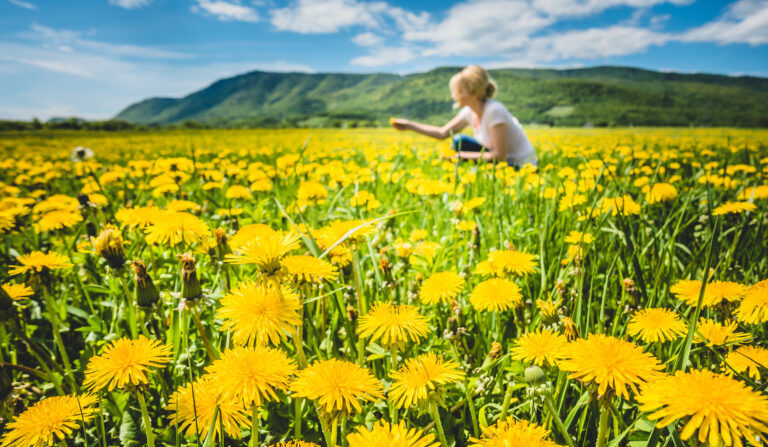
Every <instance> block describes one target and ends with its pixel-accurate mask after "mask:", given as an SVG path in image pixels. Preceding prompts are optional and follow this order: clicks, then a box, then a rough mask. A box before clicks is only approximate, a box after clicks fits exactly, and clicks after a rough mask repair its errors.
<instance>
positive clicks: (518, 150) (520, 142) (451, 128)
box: [390, 65, 538, 168]
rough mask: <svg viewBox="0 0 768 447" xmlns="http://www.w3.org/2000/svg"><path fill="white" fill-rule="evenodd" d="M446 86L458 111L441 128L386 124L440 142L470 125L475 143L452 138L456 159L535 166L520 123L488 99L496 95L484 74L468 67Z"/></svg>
mask: <svg viewBox="0 0 768 447" xmlns="http://www.w3.org/2000/svg"><path fill="white" fill-rule="evenodd" d="M449 86H450V88H451V97H452V98H453V100H454V101H456V102H455V103H454V108H461V110H460V111H459V113H458V115H456V117H455V118H453V119H452V120H450V121H448V123H446V124H445V125H444V126H443V127H437V126H432V125H429V124H423V123H417V122H415V121H410V120H407V119H402V118H397V119H392V120H390V122H391V123H392V126H393V127H394V128H395V129H398V130H412V131H415V132H418V133H420V134H423V135H427V136H430V137H433V138H437V139H440V140H442V139H445V138H448V137H449V136H450V135H451V134H455V133H458V132H459V131H460V130H461V129H463V128H465V127H466V126H467V125H470V124H471V125H472V128H473V130H474V132H475V138H476V139H475V138H472V137H469V136H467V135H456V136H455V137H454V138H453V149H454V150H456V151H458V153H457V154H456V157H457V158H462V159H466V160H480V159H482V160H488V161H506V162H507V163H508V164H509V165H510V166H515V167H516V168H520V167H521V166H523V165H524V164H526V163H531V164H533V165H537V164H538V159H537V158H536V151H535V150H534V149H533V145H531V141H530V140H529V139H528V137H527V136H526V135H525V131H523V127H522V126H521V125H520V122H519V121H518V120H517V118H515V117H514V116H512V114H510V113H509V111H508V110H507V108H506V107H504V105H503V104H501V103H500V102H498V101H496V100H493V99H491V98H492V97H493V95H494V93H496V83H495V82H493V80H492V79H491V78H490V77H489V76H488V72H486V71H485V70H484V69H483V68H481V67H479V66H477V65H470V66H468V67H467V68H465V69H463V70H461V71H460V72H459V73H457V74H455V75H454V76H453V77H452V78H451V82H450V84H449Z"/></svg>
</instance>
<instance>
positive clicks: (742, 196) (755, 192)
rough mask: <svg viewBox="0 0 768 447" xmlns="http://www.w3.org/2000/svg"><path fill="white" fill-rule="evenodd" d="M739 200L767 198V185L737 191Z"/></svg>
mask: <svg viewBox="0 0 768 447" xmlns="http://www.w3.org/2000/svg"><path fill="white" fill-rule="evenodd" d="M737 198H738V199H739V200H763V199H768V185H760V186H753V187H751V188H747V189H745V190H744V191H742V192H740V193H739V196H738V197H737Z"/></svg>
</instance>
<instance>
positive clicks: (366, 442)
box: [347, 421, 439, 447]
mask: <svg viewBox="0 0 768 447" xmlns="http://www.w3.org/2000/svg"><path fill="white" fill-rule="evenodd" d="M347 443H349V447H438V446H439V444H438V443H436V442H435V435H433V434H431V433H430V434H426V435H425V434H424V433H423V432H422V431H421V430H418V429H415V428H407V427H406V426H405V423H403V422H400V423H399V424H397V425H390V423H389V422H384V421H377V422H376V423H375V424H374V425H373V428H371V429H370V430H368V429H367V428H365V426H361V427H360V428H358V429H357V433H351V434H349V435H348V436H347Z"/></svg>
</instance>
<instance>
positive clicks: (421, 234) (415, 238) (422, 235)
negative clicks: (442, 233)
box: [408, 228, 429, 243]
mask: <svg viewBox="0 0 768 447" xmlns="http://www.w3.org/2000/svg"><path fill="white" fill-rule="evenodd" d="M428 234H429V233H427V230H423V229H420V228H419V229H416V230H413V231H411V234H410V236H409V237H408V239H410V241H411V242H413V243H416V242H419V241H423V240H424V239H426V238H427V235H428Z"/></svg>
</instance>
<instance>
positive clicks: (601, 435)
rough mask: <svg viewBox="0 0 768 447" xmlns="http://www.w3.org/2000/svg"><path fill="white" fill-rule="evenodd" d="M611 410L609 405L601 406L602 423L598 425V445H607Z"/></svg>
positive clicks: (603, 446) (597, 446) (600, 446)
mask: <svg viewBox="0 0 768 447" xmlns="http://www.w3.org/2000/svg"><path fill="white" fill-rule="evenodd" d="M610 414H611V410H610V409H609V408H608V406H607V405H601V406H600V424H599V425H598V426H597V444H595V446H596V447H605V441H606V440H607V438H608V431H609V430H608V416H610Z"/></svg>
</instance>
